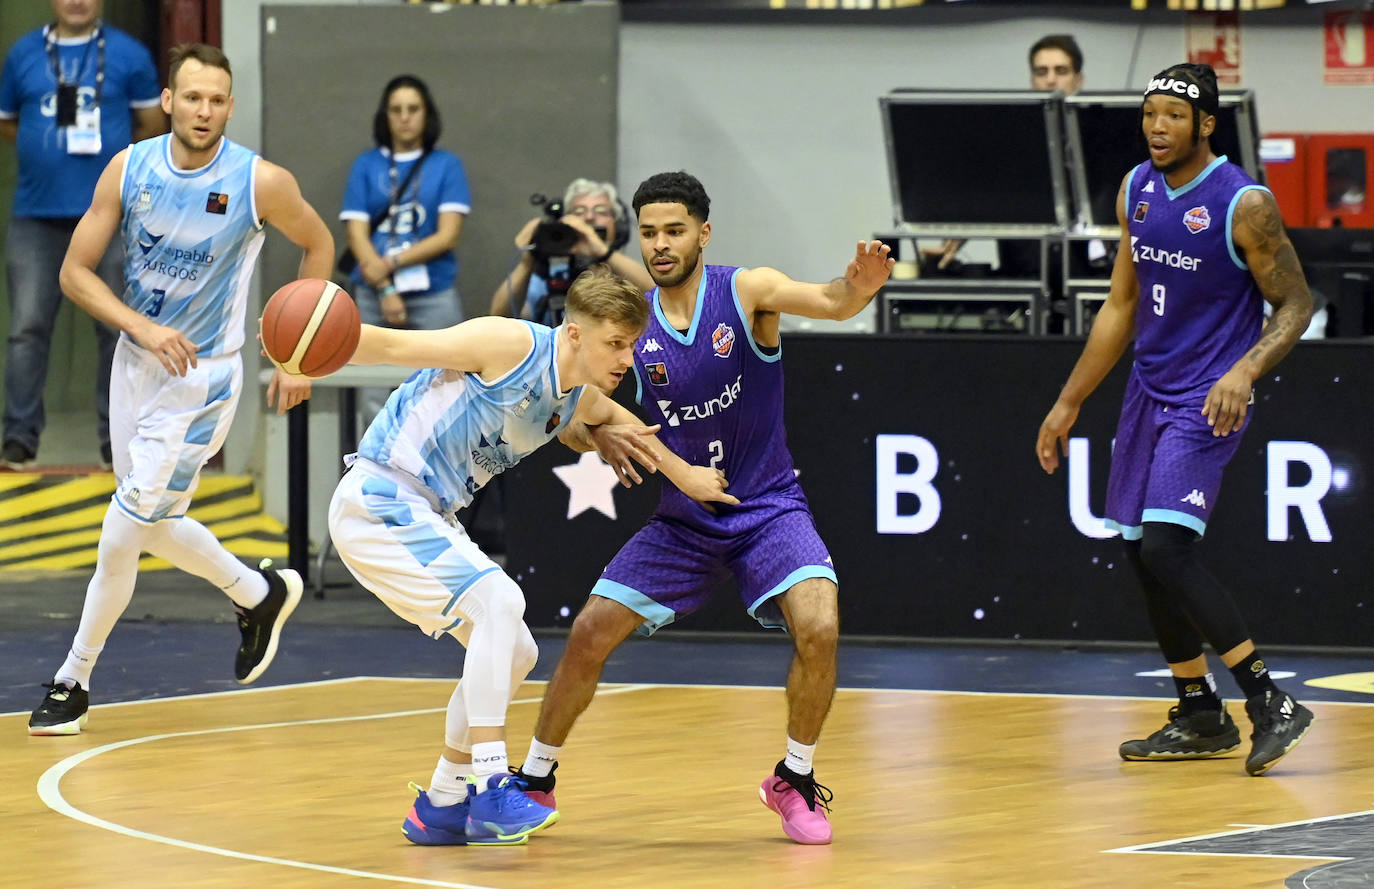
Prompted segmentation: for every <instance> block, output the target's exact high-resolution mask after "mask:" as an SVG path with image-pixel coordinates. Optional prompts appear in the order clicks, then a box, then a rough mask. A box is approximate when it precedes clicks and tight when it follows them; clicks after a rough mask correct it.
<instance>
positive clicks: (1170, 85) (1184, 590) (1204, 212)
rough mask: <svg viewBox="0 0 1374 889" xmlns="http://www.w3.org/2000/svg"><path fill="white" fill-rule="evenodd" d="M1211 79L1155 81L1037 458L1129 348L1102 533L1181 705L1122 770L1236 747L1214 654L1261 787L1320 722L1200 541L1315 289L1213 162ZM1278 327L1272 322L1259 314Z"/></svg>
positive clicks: (1268, 223) (1245, 189) (1272, 215)
mask: <svg viewBox="0 0 1374 889" xmlns="http://www.w3.org/2000/svg"><path fill="white" fill-rule="evenodd" d="M1217 108H1218V95H1217V81H1216V74H1215V73H1214V72H1213V71H1212V69H1211V68H1210V67H1208V66H1206V65H1191V64H1184V65H1176V66H1174V67H1172V68H1169V69H1167V70H1165V71H1163V72H1161V73H1160V74H1157V75H1156V76H1155V77H1154V78H1152V79H1151V80H1150V85H1149V88H1148V89H1146V91H1145V98H1144V104H1143V106H1142V117H1141V121H1142V127H1143V129H1144V133H1145V138H1146V139H1147V140H1148V142H1149V149H1150V161H1149V163H1142V164H1140V165H1139V166H1138V167H1136V168H1135V169H1133V170H1131V171H1130V172H1129V173H1127V174H1126V177H1125V179H1124V180H1123V181H1122V183H1121V190H1120V193H1119V195H1118V198H1117V217H1118V219H1119V220H1120V222H1121V229H1122V235H1121V249H1120V252H1119V253H1118V254H1117V260H1116V267H1115V269H1114V270H1113V272H1112V284H1111V292H1110V294H1109V295H1108V297H1107V301H1106V303H1105V305H1104V306H1103V309H1102V312H1101V313H1100V314H1099V315H1098V316H1097V318H1096V320H1095V321H1094V322H1093V327H1092V332H1091V334H1090V335H1089V337H1088V342H1087V345H1086V346H1085V347H1084V349H1083V354H1082V356H1081V357H1080V358H1079V359H1078V363H1077V364H1076V365H1075V366H1074V369H1073V373H1072V374H1071V375H1070V376H1069V381H1068V382H1067V383H1065V384H1064V388H1063V391H1062V392H1061V393H1060V395H1059V399H1058V401H1056V402H1055V404H1054V407H1053V408H1052V409H1051V410H1050V412H1049V414H1048V416H1046V417H1045V421H1044V423H1043V424H1041V426H1040V435H1039V438H1038V440H1037V442H1036V456H1037V457H1038V458H1039V460H1040V465H1041V466H1042V467H1043V468H1044V469H1045V471H1046V472H1054V470H1055V468H1056V467H1057V466H1058V464H1059V453H1058V452H1057V451H1056V443H1058V445H1059V447H1060V448H1061V449H1065V448H1066V447H1067V440H1068V434H1069V429H1070V427H1072V426H1073V423H1074V420H1075V419H1076V418H1077V417H1078V410H1079V407H1080V406H1081V405H1082V403H1083V401H1084V399H1086V398H1087V397H1088V395H1089V394H1090V393H1091V392H1092V391H1093V389H1095V388H1096V387H1097V385H1098V383H1100V382H1101V381H1102V379H1103V377H1105V376H1106V375H1107V372H1108V371H1109V370H1111V368H1112V366H1113V365H1115V364H1116V362H1117V360H1118V359H1119V358H1120V357H1121V355H1122V353H1123V352H1125V351H1126V346H1127V345H1128V344H1129V343H1130V342H1131V339H1132V337H1134V338H1135V363H1134V366H1133V367H1132V368H1131V376H1130V380H1129V382H1128V383H1127V385H1126V395H1125V399H1124V402H1123V404H1122V408H1121V421H1120V424H1119V425H1118V427H1117V432H1116V446H1115V449H1114V450H1113V452H1112V469H1111V475H1110V478H1109V479H1108V482H1107V507H1106V513H1107V520H1108V524H1110V525H1111V526H1113V527H1115V528H1116V529H1117V530H1119V531H1120V532H1121V536H1122V537H1123V538H1124V540H1125V542H1126V556H1127V559H1128V561H1129V562H1130V564H1131V567H1132V568H1133V569H1134V572H1135V574H1136V576H1137V577H1138V578H1139V579H1140V583H1141V586H1142V587H1143V588H1144V592H1145V602H1146V607H1147V609H1148V611H1149V616H1150V624H1151V627H1152V628H1153V630H1154V633H1155V637H1156V639H1157V640H1158V641H1159V647H1160V650H1161V652H1162V653H1163V654H1164V658H1165V660H1166V661H1167V662H1168V664H1169V669H1170V671H1171V672H1172V673H1173V676H1174V684H1175V685H1176V686H1177V691H1178V696H1179V703H1178V705H1177V706H1176V707H1174V708H1172V709H1171V710H1170V711H1169V722H1168V724H1167V725H1165V726H1164V727H1163V728H1162V729H1160V730H1159V731H1157V732H1155V733H1154V734H1152V735H1150V736H1149V737H1148V738H1144V739H1139V740H1131V741H1126V742H1124V743H1123V744H1122V745H1121V748H1120V751H1119V752H1120V754H1121V757H1122V758H1123V759H1127V760H1147V759H1152V760H1166V759H1199V758H1204V757H1210V756H1219V755H1222V754H1225V753H1229V752H1231V751H1232V750H1235V749H1236V748H1238V747H1239V746H1240V731H1239V730H1238V729H1237V728H1236V724H1235V722H1233V721H1232V719H1231V717H1230V716H1229V715H1228V714H1227V712H1226V708H1225V706H1223V704H1222V701H1221V698H1220V696H1219V695H1218V693H1217V687H1216V683H1215V682H1214V681H1213V679H1212V674H1211V673H1209V672H1208V671H1207V660H1206V656H1205V655H1204V653H1203V649H1202V644H1203V641H1204V640H1206V642H1207V643H1209V644H1210V645H1211V646H1212V649H1213V650H1214V651H1216V652H1217V653H1218V654H1219V655H1220V656H1221V659H1222V662H1223V663H1225V664H1226V666H1227V667H1228V668H1229V669H1230V671H1231V674H1232V675H1233V676H1234V677H1235V680H1236V682H1237V684H1238V685H1239V686H1240V689H1241V691H1242V692H1243V693H1244V694H1245V697H1246V702H1245V711H1246V713H1247V714H1248V715H1249V717H1250V720H1251V722H1252V723H1253V724H1254V731H1253V733H1252V734H1251V736H1250V738H1251V741H1252V746H1251V750H1250V754H1249V756H1248V757H1247V758H1246V761H1245V769H1246V771H1247V772H1249V773H1250V774H1251V775H1261V774H1263V773H1264V772H1265V771H1267V770H1268V769H1269V768H1270V767H1271V766H1272V765H1273V764H1274V763H1275V762H1277V761H1278V760H1279V758H1280V757H1282V756H1283V755H1284V754H1286V753H1288V752H1289V751H1290V750H1292V749H1293V748H1294V747H1296V746H1297V744H1298V742H1299V741H1301V740H1302V738H1303V736H1304V735H1305V734H1306V733H1307V730H1308V728H1309V727H1310V726H1311V724H1312V713H1311V711H1310V710H1308V709H1307V708H1306V707H1304V706H1302V705H1301V704H1299V703H1298V702H1297V701H1295V700H1293V697H1292V695H1289V694H1288V693H1286V692H1283V691H1280V690H1279V689H1278V688H1277V687H1276V686H1275V685H1274V682H1273V679H1272V678H1271V677H1270V675H1269V670H1268V668H1267V667H1266V666H1265V663H1264V661H1263V660H1262V659H1261V658H1260V656H1259V653H1258V652H1257V651H1256V650H1255V643H1254V642H1253V641H1252V640H1251V639H1250V634H1249V632H1248V631H1247V630H1246V628H1245V621H1244V620H1243V619H1242V617H1241V615H1240V611H1239V610H1238V609H1237V608H1236V605H1235V602H1234V601H1233V599H1232V597H1231V594H1230V592H1228V591H1227V589H1226V588H1225V587H1224V586H1222V585H1221V583H1220V582H1218V581H1217V580H1216V578H1214V577H1213V576H1212V575H1211V574H1210V573H1209V572H1208V571H1207V569H1206V568H1205V567H1203V565H1202V563H1201V561H1200V560H1199V558H1198V554H1197V543H1198V541H1199V540H1200V539H1201V537H1202V534H1203V532H1204V531H1205V530H1206V528H1207V520H1208V517H1209V516H1210V515H1211V511H1212V508H1213V507H1214V506H1215V505H1216V501H1217V497H1218V494H1219V493H1220V488H1221V476H1222V472H1223V470H1224V469H1225V468H1226V464H1227V463H1228V462H1229V461H1230V459H1231V457H1232V455H1234V454H1235V452H1236V450H1237V449H1238V448H1239V447H1240V439H1241V435H1242V434H1243V432H1244V430H1245V426H1246V422H1247V420H1248V417H1249V413H1248V407H1249V405H1251V404H1253V403H1254V396H1253V394H1252V386H1253V385H1254V382H1255V380H1257V379H1259V378H1260V377H1261V376H1263V375H1264V374H1266V373H1268V372H1269V371H1270V370H1272V369H1273V367H1274V366H1275V365H1276V364H1278V362H1279V360H1280V359H1282V358H1283V356H1284V355H1286V354H1288V351H1289V350H1290V349H1292V348H1293V345H1294V344H1295V343H1297V341H1298V339H1299V338H1300V337H1301V336H1302V332H1303V331H1304V330H1306V329H1307V324H1308V320H1309V319H1310V317H1311V315H1312V295H1311V294H1310V293H1309V292H1308V289H1307V284H1306V282H1305V281H1304V280H1303V276H1302V268H1301V266H1300V265H1299V264H1298V257H1297V255H1296V254H1295V253H1294V251H1293V245H1292V244H1291V243H1290V242H1289V240H1288V236H1287V235H1286V234H1285V233H1284V229H1283V222H1282V220H1281V219H1280V217H1279V210H1278V206H1277V205H1276V204H1275V202H1274V196H1273V195H1272V194H1270V192H1269V190H1268V189H1266V188H1264V187H1263V186H1261V185H1258V184H1256V183H1255V181H1254V180H1253V179H1251V178H1250V177H1249V176H1247V175H1246V174H1245V171H1243V170H1242V169H1240V168H1239V167H1237V166H1235V165H1234V164H1231V163H1228V162H1227V160H1226V158H1225V157H1217V156H1216V155H1214V154H1213V153H1212V149H1211V145H1210V142H1209V137H1210V136H1211V134H1212V131H1213V130H1214V129H1215V128H1216V123H1217V119H1216V116H1215V115H1216V112H1217ZM1265 301H1268V303H1269V304H1270V305H1271V306H1273V309H1274V312H1273V317H1272V319H1271V320H1270V321H1269V323H1268V324H1267V325H1266V324H1264V312H1263V308H1264V302H1265Z"/></svg>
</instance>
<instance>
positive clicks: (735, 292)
mask: <svg viewBox="0 0 1374 889" xmlns="http://www.w3.org/2000/svg"><path fill="white" fill-rule="evenodd" d="M742 271H744V269H742V268H741V269H735V270H734V271H733V272H731V273H730V298H731V299H732V300H734V303H735V314H736V315H739V320H740V323H741V324H742V325H743V326H744V337H745V339H746V340H748V342H749V348H750V349H753V350H754V354H755V355H757V356H758V358H759V360H760V361H781V360H782V337H781V336H779V337H778V351H777V352H775V353H773V354H772V355H768V354H766V353H765V352H764V351H763V350H762V349H760V348H759V344H758V343H757V342H755V341H754V330H753V325H752V324H751V323H750V321H749V319H748V318H746V317H745V316H744V306H742V305H740V302H739V288H738V287H737V286H736V279H737V278H739V273H740V272H742Z"/></svg>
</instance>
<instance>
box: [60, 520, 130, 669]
mask: <svg viewBox="0 0 1374 889" xmlns="http://www.w3.org/2000/svg"><path fill="white" fill-rule="evenodd" d="M148 528H149V526H148V525H144V524H143V523H141V522H139V521H137V520H136V519H133V518H130V517H129V516H128V515H126V514H125V513H124V511H123V510H122V509H120V507H118V506H116V505H115V504H114V503H111V504H110V506H109V508H108V509H106V510H105V519H104V521H103V522H102V523H101V525H100V544H99V546H98V547H97V555H96V560H95V573H94V574H92V575H91V582H90V583H89V584H87V585H86V601H85V603H84V604H83V605H82V606H81V624H80V626H78V627H77V630H76V638H75V639H74V640H72V647H71V651H70V652H68V654H67V660H66V661H65V662H64V663H63V664H62V668H61V669H60V670H58V671H57V675H56V676H54V677H53V679H54V681H56V682H65V683H67V684H68V685H75V684H76V683H78V682H79V683H81V687H82V688H85V689H87V690H89V689H90V687H91V671H92V670H94V669H95V660H96V658H97V657H98V656H99V655H100V652H101V650H102V649H104V647H105V640H106V639H108V638H110V633H111V631H113V630H114V626H115V624H116V623H117V622H118V621H119V616H120V615H121V614H123V613H124V609H126V608H128V607H129V600H130V599H132V598H133V595H134V581H135V580H136V579H137V578H138V557H139V555H140V554H141V553H142V552H143V550H144V549H146V547H145V545H144V542H145V540H146V538H147V536H148Z"/></svg>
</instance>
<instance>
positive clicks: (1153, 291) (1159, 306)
mask: <svg viewBox="0 0 1374 889" xmlns="http://www.w3.org/2000/svg"><path fill="white" fill-rule="evenodd" d="M1150 297H1151V298H1152V299H1154V301H1155V314H1156V315H1161V316H1162V315H1163V314H1164V285H1163V284H1156V285H1155V286H1154V287H1152V288H1150Z"/></svg>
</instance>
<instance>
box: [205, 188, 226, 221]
mask: <svg viewBox="0 0 1374 889" xmlns="http://www.w3.org/2000/svg"><path fill="white" fill-rule="evenodd" d="M205 212H206V213H215V214H218V215H220V216H223V215H224V214H225V213H227V212H229V195H227V194H225V193H223V192H219V191H212V192H210V196H209V197H208V198H206V199H205Z"/></svg>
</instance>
